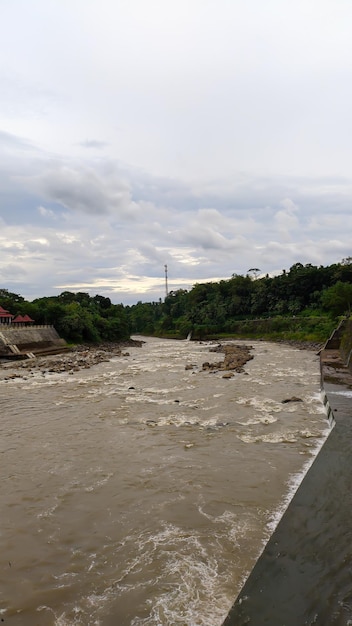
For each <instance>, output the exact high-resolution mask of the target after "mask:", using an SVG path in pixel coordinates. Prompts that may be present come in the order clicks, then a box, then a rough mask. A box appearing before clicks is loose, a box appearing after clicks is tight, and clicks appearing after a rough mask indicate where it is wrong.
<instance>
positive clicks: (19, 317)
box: [12, 315, 26, 324]
mask: <svg viewBox="0 0 352 626" xmlns="http://www.w3.org/2000/svg"><path fill="white" fill-rule="evenodd" d="M25 321H26V320H25V319H24V317H22V315H16V317H14V318H13V320H12V323H13V324H14V323H16V322H18V323H20V322H25Z"/></svg>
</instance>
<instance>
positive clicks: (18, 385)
mask: <svg viewBox="0 0 352 626" xmlns="http://www.w3.org/2000/svg"><path fill="white" fill-rule="evenodd" d="M251 345H252V346H253V350H252V354H253V355H254V359H253V360H251V361H249V362H248V363H247V364H246V366H245V373H243V374H236V375H235V376H234V378H232V379H226V380H225V379H223V378H222V373H221V372H215V373H210V372H203V371H202V369H201V365H202V363H203V362H204V361H211V360H218V359H219V355H214V354H211V353H209V348H210V345H208V344H204V343H203V344H201V343H196V342H190V341H184V342H176V341H167V340H159V339H148V340H147V341H146V343H145V344H144V346H143V347H142V348H131V349H129V352H130V356H129V357H116V358H113V359H112V360H111V361H110V362H109V363H101V364H99V365H97V366H95V367H93V368H91V369H89V370H81V371H79V372H75V373H74V374H73V375H69V374H67V373H64V374H55V373H49V372H46V373H44V374H43V373H41V372H37V373H36V374H35V375H33V376H28V378H27V380H23V379H13V380H8V381H5V380H3V379H1V380H0V403H1V418H0V419H1V439H0V452H1V483H0V504H1V508H0V512H1V518H0V554H1V560H0V618H1V619H2V620H3V621H4V623H5V624H9V625H11V626H42V625H43V626H44V625H45V626H68V625H70V626H71V625H73V624H74V625H80V626H81V625H84V626H87V625H89V626H115V625H118V626H140V625H148V626H216V625H219V626H220V624H221V623H222V621H223V620H224V619H225V617H226V615H227V613H228V611H229V609H230V607H231V605H232V603H233V601H234V599H235V597H236V595H237V594H238V593H239V591H240V589H241V587H242V585H243V582H244V579H245V578H246V576H247V575H248V573H249V571H250V570H251V569H252V567H253V565H254V563H255V561H256V559H257V557H258V555H259V554H260V552H261V550H262V549H263V546H264V543H265V542H266V541H267V540H268V538H269V536H270V534H271V533H272V531H273V529H274V528H275V526H276V524H277V521H278V519H280V517H281V515H282V513H283V511H284V510H285V508H286V506H287V503H288V502H289V500H290V498H291V497H292V494H293V493H294V491H295V489H296V487H297V485H298V484H299V482H300V481H301V479H302V477H303V475H304V473H305V472H306V471H307V469H308V467H309V466H310V464H311V463H312V461H313V459H314V457H315V455H316V454H317V451H318V450H319V448H320V447H321V445H322V443H323V441H324V440H325V438H326V437H327V435H328V432H329V426H328V423H327V420H326V415H325V412H324V407H323V403H322V397H321V394H320V371H319V359H318V357H317V356H316V355H315V354H314V352H309V351H302V350H297V349H294V348H291V347H288V346H284V345H276V344H269V343H265V342H254V343H252V344H251ZM190 363H191V364H193V365H194V368H193V369H192V370H185V366H186V365H187V364H190ZM292 396H296V397H299V398H300V399H301V400H302V402H291V403H286V404H283V403H282V400H284V399H287V398H290V397H292Z"/></svg>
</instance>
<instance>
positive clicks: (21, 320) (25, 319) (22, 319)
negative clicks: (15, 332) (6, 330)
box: [12, 313, 34, 324]
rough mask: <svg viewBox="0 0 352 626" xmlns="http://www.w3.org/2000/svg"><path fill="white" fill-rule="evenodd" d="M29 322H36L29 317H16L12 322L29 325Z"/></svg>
mask: <svg viewBox="0 0 352 626" xmlns="http://www.w3.org/2000/svg"><path fill="white" fill-rule="evenodd" d="M28 322H34V320H32V318H31V317H29V315H27V313H26V315H16V317H15V318H14V319H13V320H12V323H13V324H26V323H27V324H28Z"/></svg>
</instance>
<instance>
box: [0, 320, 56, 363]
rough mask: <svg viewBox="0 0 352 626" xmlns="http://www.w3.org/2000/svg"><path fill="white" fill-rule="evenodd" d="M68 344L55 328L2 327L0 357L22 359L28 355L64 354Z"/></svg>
mask: <svg viewBox="0 0 352 626" xmlns="http://www.w3.org/2000/svg"><path fill="white" fill-rule="evenodd" d="M66 349H67V348H66V342H65V340H64V339H61V337H59V335H58V333H57V332H56V330H55V328H54V327H53V326H30V327H20V328H14V327H9V326H6V327H5V325H1V326H0V356H5V357H11V356H12V357H13V356H17V357H21V356H25V355H26V354H34V355H37V354H49V353H51V354H53V353H54V352H64V351H65V350H66Z"/></svg>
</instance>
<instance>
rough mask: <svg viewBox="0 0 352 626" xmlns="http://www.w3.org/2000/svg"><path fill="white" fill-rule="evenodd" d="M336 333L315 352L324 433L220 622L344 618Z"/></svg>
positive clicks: (341, 412)
mask: <svg viewBox="0 0 352 626" xmlns="http://www.w3.org/2000/svg"><path fill="white" fill-rule="evenodd" d="M341 333H342V329H341V327H340V328H338V329H336V331H335V332H334V333H333V335H332V336H331V337H330V339H329V341H328V342H327V343H326V345H325V347H324V349H323V350H322V351H321V353H320V369H321V379H322V394H323V398H324V405H325V409H326V413H327V417H328V419H329V421H330V425H331V426H332V431H331V433H330V434H329V436H328V438H327V440H326V441H325V443H324V445H323V446H322V448H321V450H320V452H319V454H318V455H317V457H316V458H315V460H314V462H313V464H312V465H311V467H310V469H309V470H308V472H307V474H306V475H305V477H304V479H303V481H302V482H301V484H300V486H299V488H298V490H297V492H296V493H295V495H294V497H293V499H292V500H291V502H290V504H289V506H288V508H287V509H286V511H285V513H284V515H283V517H282V518H281V520H280V522H279V524H278V526H277V528H276V530H275V531H274V533H273V534H272V536H271V538H270V539H269V541H268V543H267V545H266V546H265V548H264V550H263V552H262V554H261V555H260V557H259V559H258V561H257V563H256V564H255V566H254V568H253V570H252V572H251V573H250V575H249V577H248V579H247V581H246V582H245V584H244V586H243V588H242V590H241V592H240V594H239V595H238V597H237V599H236V601H235V603H234V605H233V606H232V608H231V610H230V612H229V614H228V616H227V618H226V620H225V622H224V623H223V626H245V625H248V624H249V625H250V626H269V625H270V626H303V625H313V624H314V625H315V626H316V625H318V626H342V625H344V626H345V625H347V624H352V521H351V511H352V488H351V465H352V463H351V461H352V458H351V440H352V419H351V418H352V371H351V363H350V361H351V358H350V357H351V352H350V353H349V357H348V359H347V358H346V355H344V354H343V351H340V349H339V347H340V339H341Z"/></svg>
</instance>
